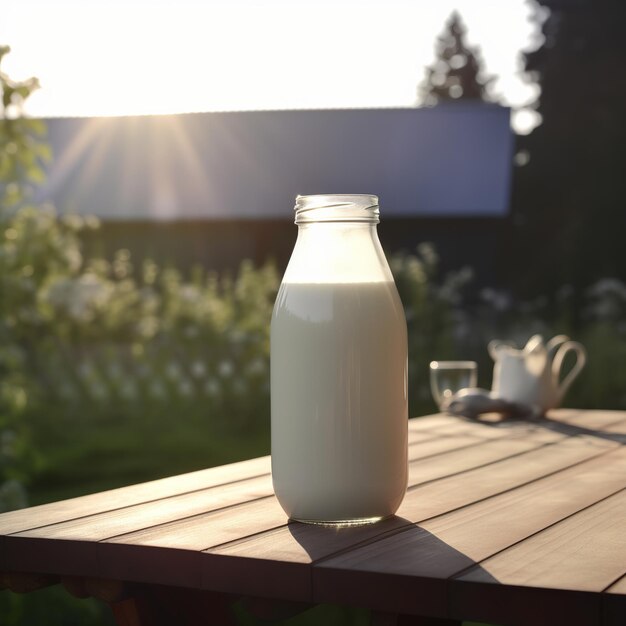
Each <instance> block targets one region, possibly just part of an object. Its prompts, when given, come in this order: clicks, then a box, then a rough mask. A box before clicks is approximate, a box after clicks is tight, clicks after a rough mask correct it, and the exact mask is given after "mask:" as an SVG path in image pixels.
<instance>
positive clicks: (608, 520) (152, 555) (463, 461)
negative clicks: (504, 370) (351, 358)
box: [0, 409, 626, 626]
mask: <svg viewBox="0 0 626 626" xmlns="http://www.w3.org/2000/svg"><path fill="white" fill-rule="evenodd" d="M409 433H410V434H409V442H410V447H409V458H410V476H409V490H408V493H407V495H406V498H405V500H404V503H403V504H402V507H401V508H400V510H399V511H398V516H396V517H393V518H391V519H388V520H385V521H382V522H380V523H378V524H374V525H370V526H361V527H353V528H347V529H335V528H327V527H319V526H308V525H303V524H298V523H287V519H286V518H285V515H284V513H283V511H282V509H281V508H280V506H279V505H278V503H277V501H276V499H275V498H274V496H273V494H272V484H271V478H270V474H269V472H270V459H269V457H263V458H259V459H252V460H250V461H244V462H241V463H235V464H233V465H227V466H223V467H216V468H212V469H207V470H203V471H199V472H194V473H191V474H185V475H182V476H175V477H172V478H165V479H162V480H157V481H154V482H150V483H145V484H141V485H134V486H131V487H124V488H122V489H117V490H114V491H108V492H105V493H100V494H94V495H88V496H84V497H80V498H75V499H73V500H67V501H64V502H57V503H53V504H47V505H43V506H38V507H34V508H32V509H24V510H21V511H13V512H10V513H5V514H4V515H0V571H1V572H3V574H2V578H0V581H2V582H3V583H4V585H5V586H7V587H9V588H10V589H13V590H15V591H27V590H30V589H33V588H35V587H37V586H40V585H44V584H50V583H54V582H57V581H61V582H63V583H64V584H65V586H66V587H67V588H68V589H69V590H70V591H71V592H72V593H74V594H76V595H78V596H80V597H83V596H87V595H94V596H96V597H99V598H101V599H104V600H106V601H108V602H109V603H110V604H111V606H112V607H113V610H114V613H115V615H116V618H117V620H118V622H119V623H120V624H127V625H131V624H143V623H147V624H160V623H171V624H184V623H189V624H200V623H203V624H207V623H208V624H227V623H230V616H229V608H228V606H229V604H230V603H231V602H233V601H235V600H238V599H239V601H241V600H240V599H241V598H242V597H243V598H246V600H245V601H246V603H247V604H246V606H247V609H248V610H250V611H251V612H253V613H256V614H258V615H262V616H265V617H270V616H272V615H274V616H277V615H286V614H288V613H290V612H293V611H296V610H301V609H303V608H306V607H307V606H309V605H312V604H317V603H337V604H344V605H354V606H359V607H366V608H369V609H372V615H373V622H375V623H378V624H397V623H405V624H409V623H410V624H425V623H441V624H444V623H448V621H451V622H454V621H455V620H456V621H457V622H458V621H459V620H462V619H474V620H479V621H486V622H493V623H497V624H512V625H517V624H519V625H523V626H528V625H530V626H541V625H543V624H545V625H550V626H558V625H560V624H567V625H568V626H574V625H577V624H579V625H581V626H594V625H596V624H606V625H611V626H618V625H619V626H624V625H625V624H626V490H624V487H625V486H626V446H625V445H624V444H625V443H626V412H616V411H578V410H565V409H564V410H559V411H554V412H552V413H551V414H550V415H549V417H548V418H547V419H545V420H541V421H539V422H536V423H529V422H504V423H476V422H470V421H465V420H462V419H458V418H455V417H451V416H446V415H433V416H429V417H424V418H418V419H414V420H411V421H410V427H409ZM207 616H210V619H207ZM411 616H423V617H422V618H418V617H411ZM426 618H435V619H434V620H433V619H426ZM438 620H444V621H438ZM445 620H448V621H445Z"/></svg>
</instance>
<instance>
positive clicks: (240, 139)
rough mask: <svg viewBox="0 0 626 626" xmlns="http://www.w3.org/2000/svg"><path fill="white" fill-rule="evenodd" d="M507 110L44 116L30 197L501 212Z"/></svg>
mask: <svg viewBox="0 0 626 626" xmlns="http://www.w3.org/2000/svg"><path fill="white" fill-rule="evenodd" d="M509 116H510V111H509V109H508V108H504V107H500V106H496V105H488V104H484V103H453V104H447V105H440V106H437V107H434V108H421V109H416V108H400V109H338V110H332V109H329V110H291V111H248V112H220V113H194V114H182V115H171V116H140V117H111V118H64V119H52V120H48V128H49V139H50V142H51V144H52V148H53V151H54V154H55V158H54V161H53V163H52V164H51V166H50V168H49V172H48V174H49V176H48V181H47V183H46V184H45V185H44V186H43V187H42V188H41V190H40V192H39V198H38V199H39V200H41V201H51V202H53V203H54V204H55V205H56V206H57V208H58V209H59V211H61V212H63V213H66V212H75V213H79V214H94V215H97V216H99V217H101V218H102V219H104V220H175V219H204V218H208V219H237V218H286V219H291V218H292V215H293V213H292V211H293V204H294V198H295V196H296V195H297V194H313V193H370V194H376V195H378V196H379V198H380V203H381V214H382V215H383V216H385V215H388V216H405V217H406V216H442V217H444V216H504V215H506V213H507V211H508V206H509V192H510V180H511V168H512V149H513V137H512V132H511V129H510V124H509Z"/></svg>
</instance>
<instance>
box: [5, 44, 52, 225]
mask: <svg viewBox="0 0 626 626" xmlns="http://www.w3.org/2000/svg"><path fill="white" fill-rule="evenodd" d="M10 51H11V48H9V46H0V63H2V60H3V58H4V57H5V56H6V55H7V54H8V53H9V52H10ZM38 88H39V81H38V80H37V79H36V78H29V79H27V80H23V81H15V80H13V79H11V78H10V77H9V76H8V75H7V74H6V73H5V72H3V71H1V70H0V95H1V96H2V101H1V102H2V103H1V106H0V216H2V215H4V216H5V217H6V216H7V214H8V213H10V212H11V210H14V209H15V208H17V207H18V206H20V205H21V204H22V203H24V202H25V201H27V200H28V199H29V196H30V194H31V192H32V191H33V189H34V188H35V187H36V186H37V185H38V184H41V183H42V182H43V181H44V178H45V173H44V164H45V163H47V162H48V161H49V160H50V159H51V157H52V154H51V151H50V146H49V145H48V143H47V142H46V140H45V138H46V125H45V124H44V122H42V121H41V120H35V119H30V118H27V117H25V116H24V103H25V102H26V100H27V99H28V98H29V97H30V95H31V94H32V93H33V92H34V91H35V90H36V89H38Z"/></svg>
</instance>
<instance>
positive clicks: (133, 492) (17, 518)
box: [0, 456, 270, 535]
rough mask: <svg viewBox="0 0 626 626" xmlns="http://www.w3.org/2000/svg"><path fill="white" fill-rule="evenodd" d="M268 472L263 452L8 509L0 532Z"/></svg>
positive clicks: (47, 523) (267, 459) (71, 517)
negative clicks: (257, 456)
mask: <svg viewBox="0 0 626 626" xmlns="http://www.w3.org/2000/svg"><path fill="white" fill-rule="evenodd" d="M269 472H270V457H269V456H264V457H259V458H257V459H251V460H249V461H240V462H238V463H231V464H229V465H222V466H221V467H212V468H209V469H206V470H200V471H197V472H191V473H189V474H182V475H180V476H172V477H169V478H162V479H160V480H154V481H151V482H147V483H141V484H138V485H131V486H129V487H121V488H119V489H112V490H110V491H105V492H102V493H96V494H90V495H86V496H81V497H79V498H72V499H70V500H63V501H60V502H53V503H50V504H42V505H40V506H35V507H31V508H28V509H20V510H18V511H10V512H9V513H3V514H2V515H0V535H8V534H11V533H16V532H20V531H23V530H28V529H31V528H36V527H39V526H46V525H49V524H56V523H58V522H64V521H67V520H71V519H76V518H79V517H84V516H86V515H94V514H96V513H101V512H103V511H109V510H112V509H116V508H121V507H126V506H132V505H135V504H139V503H143V502H149V501H151V500H155V499H158V498H166V497H168V496H172V495H178V494H181V493H185V492H190V491H196V490H199V489H206V488H208V487H214V486H217V485H223V484H227V483H230V482H235V481H237V480H244V479H246V478H251V477H254V476H260V475H263V474H269Z"/></svg>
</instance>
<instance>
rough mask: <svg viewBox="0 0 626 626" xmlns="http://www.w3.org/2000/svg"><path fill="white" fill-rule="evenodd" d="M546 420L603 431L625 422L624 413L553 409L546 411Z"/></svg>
mask: <svg viewBox="0 0 626 626" xmlns="http://www.w3.org/2000/svg"><path fill="white" fill-rule="evenodd" d="M546 418H547V420H551V421H555V422H559V423H561V424H567V425H570V426H578V427H580V428H588V429H591V430H603V429H604V428H606V427H607V426H610V425H612V424H616V423H618V422H623V421H624V420H626V411H600V410H594V411H586V410H582V409H554V410H552V411H548V414H547V415H546Z"/></svg>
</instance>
